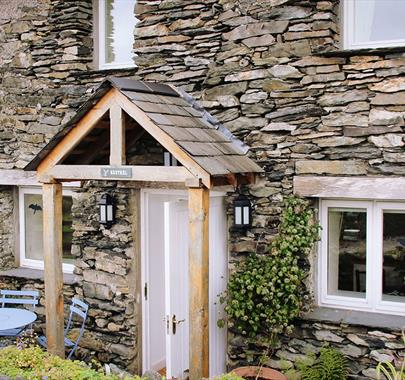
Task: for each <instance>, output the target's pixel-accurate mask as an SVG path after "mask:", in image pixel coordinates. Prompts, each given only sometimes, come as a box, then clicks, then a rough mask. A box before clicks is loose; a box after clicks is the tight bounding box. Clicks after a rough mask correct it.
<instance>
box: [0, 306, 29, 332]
mask: <svg viewBox="0 0 405 380" xmlns="http://www.w3.org/2000/svg"><path fill="white" fill-rule="evenodd" d="M36 319H37V315H36V314H35V313H33V312H32V311H29V310H25V309H17V308H10V307H3V308H0V333H1V331H2V330H11V329H17V328H21V327H24V326H27V325H29V324H31V323H32V322H34V321H35V320H36Z"/></svg>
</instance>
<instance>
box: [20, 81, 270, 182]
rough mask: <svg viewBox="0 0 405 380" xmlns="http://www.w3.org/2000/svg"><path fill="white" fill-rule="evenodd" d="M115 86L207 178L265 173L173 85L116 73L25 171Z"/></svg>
mask: <svg viewBox="0 0 405 380" xmlns="http://www.w3.org/2000/svg"><path fill="white" fill-rule="evenodd" d="M113 88H115V89H116V90H118V91H119V92H120V93H121V94H123V95H124V96H125V97H126V98H127V99H128V100H130V102H131V103H132V104H133V105H135V106H136V107H137V108H138V109H139V110H141V112H143V113H144V114H145V115H146V116H147V117H148V119H149V120H150V121H151V122H153V123H154V124H155V126H157V127H158V128H159V129H160V130H161V131H162V132H164V134H166V135H168V136H169V138H170V139H171V140H172V141H173V142H174V143H175V144H176V145H177V146H178V147H179V148H180V149H181V150H182V151H183V152H185V153H186V154H187V156H188V157H189V158H190V159H191V160H193V161H194V162H195V163H196V164H198V165H199V166H200V167H201V168H202V169H203V170H205V171H206V172H207V173H208V174H210V175H211V176H223V175H227V174H231V173H232V174H239V173H258V172H262V171H263V170H262V169H261V168H260V167H259V166H258V165H257V164H256V163H255V162H254V161H252V160H251V159H250V158H249V157H248V155H247V154H248V151H249V148H248V147H247V146H246V145H245V144H244V143H243V142H242V141H240V140H238V139H237V138H235V137H234V136H233V135H232V133H231V132H230V131H229V130H227V129H226V128H224V127H223V126H222V125H221V123H220V122H219V121H218V120H216V119H215V118H214V117H213V116H212V115H210V114H209V113H208V112H207V111H205V110H204V109H203V108H202V107H201V106H199V105H198V103H197V102H196V100H195V99H194V98H193V97H192V96H190V95H189V94H187V93H186V92H184V91H182V90H181V89H179V88H176V87H174V86H171V85H166V84H160V83H152V82H143V81H139V80H133V79H128V78H118V77H110V78H107V79H106V80H104V81H103V82H102V83H101V85H100V86H99V87H98V88H97V89H96V90H95V92H94V94H93V95H92V96H91V97H90V99H89V100H87V101H86V102H85V103H84V104H83V105H82V106H81V107H80V108H79V109H78V111H77V112H76V114H75V115H74V116H73V118H72V119H71V120H70V121H69V122H67V123H66V124H65V125H64V126H63V128H62V129H61V130H60V132H59V133H57V134H56V135H55V136H54V137H53V138H52V139H51V140H50V141H49V143H48V144H47V145H46V146H45V147H44V148H43V149H42V150H41V151H40V152H39V153H38V155H37V156H36V157H35V158H34V159H33V160H32V161H31V162H30V163H29V164H28V165H27V166H26V167H25V170H36V169H37V168H38V166H39V165H40V164H41V162H42V161H43V160H44V159H45V158H46V157H47V155H48V154H49V153H50V152H52V150H53V149H54V148H55V147H56V146H57V145H58V144H59V143H60V142H61V141H62V140H63V139H64V137H65V136H67V135H68V134H69V132H71V131H72V129H74V128H75V126H76V124H77V123H78V122H79V121H80V120H81V119H82V118H83V117H84V116H85V115H86V114H87V113H88V112H89V111H90V110H91V108H92V107H93V106H94V105H95V104H96V103H97V102H98V101H99V100H100V99H101V98H102V97H103V96H104V95H105V94H106V93H107V92H108V91H110V90H111V89H113ZM162 145H164V144H162ZM168 150H169V149H168ZM169 151H170V150H169ZM174 156H175V154H174ZM79 164H80V163H79Z"/></svg>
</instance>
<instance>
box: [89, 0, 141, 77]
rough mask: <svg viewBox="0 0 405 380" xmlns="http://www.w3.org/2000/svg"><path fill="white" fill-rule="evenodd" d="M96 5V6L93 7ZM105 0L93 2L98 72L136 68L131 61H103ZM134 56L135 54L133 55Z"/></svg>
mask: <svg viewBox="0 0 405 380" xmlns="http://www.w3.org/2000/svg"><path fill="white" fill-rule="evenodd" d="M94 3H97V5H96V6H94V5H95V4H94ZM105 5H106V4H105V0H94V1H93V9H94V10H95V18H96V19H97V21H96V28H95V36H94V37H95V42H96V45H97V51H96V54H97V62H96V64H97V66H98V69H100V70H109V69H129V68H134V67H136V65H135V63H134V62H133V61H130V62H119V63H115V62H113V63H107V62H106V59H105V56H106V54H105ZM134 55H135V53H134Z"/></svg>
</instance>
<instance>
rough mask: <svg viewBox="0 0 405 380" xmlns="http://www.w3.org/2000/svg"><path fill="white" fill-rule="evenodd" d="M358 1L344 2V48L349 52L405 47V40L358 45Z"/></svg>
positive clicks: (344, 0) (349, 0) (346, 0)
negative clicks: (356, 35) (356, 38)
mask: <svg viewBox="0 0 405 380" xmlns="http://www.w3.org/2000/svg"><path fill="white" fill-rule="evenodd" d="M356 1H358V0H342V6H343V12H341V13H342V14H343V20H342V22H341V29H342V30H343V48H344V49H348V50H357V49H373V48H384V47H399V46H405V39H403V40H384V41H372V42H363V43H357V42H356V41H355V39H354V35H355V21H356V17H355V2H356Z"/></svg>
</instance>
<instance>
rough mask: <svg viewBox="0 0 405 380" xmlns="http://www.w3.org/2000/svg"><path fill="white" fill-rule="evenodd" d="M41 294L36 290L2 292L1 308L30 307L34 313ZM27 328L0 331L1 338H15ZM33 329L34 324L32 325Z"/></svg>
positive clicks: (0, 298) (0, 292)
mask: <svg viewBox="0 0 405 380" xmlns="http://www.w3.org/2000/svg"><path fill="white" fill-rule="evenodd" d="M38 298H39V292H38V291H36V290H0V304H1V307H2V308H3V307H9V306H11V305H13V306H29V309H30V311H32V312H34V311H35V307H36V306H37V305H38ZM26 327H27V326H24V327H20V328H18V329H10V330H0V336H10V337H13V336H14V337H15V336H18V335H20V334H21V333H22V332H23V331H24V330H25V329H26ZM30 328H32V324H31V325H30Z"/></svg>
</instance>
